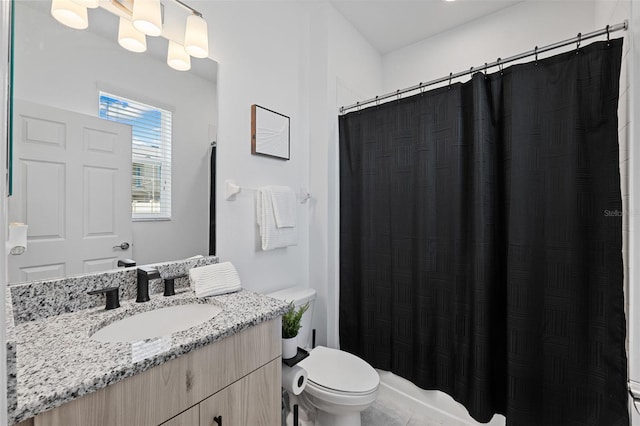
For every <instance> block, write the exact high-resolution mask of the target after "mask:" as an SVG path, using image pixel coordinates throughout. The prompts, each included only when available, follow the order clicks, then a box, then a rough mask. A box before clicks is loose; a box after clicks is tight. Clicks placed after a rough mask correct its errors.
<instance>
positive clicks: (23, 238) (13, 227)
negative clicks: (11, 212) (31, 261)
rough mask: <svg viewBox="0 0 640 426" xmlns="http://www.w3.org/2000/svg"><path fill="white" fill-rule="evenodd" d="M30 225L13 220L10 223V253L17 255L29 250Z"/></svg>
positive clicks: (8, 248) (8, 241) (8, 246)
mask: <svg viewBox="0 0 640 426" xmlns="http://www.w3.org/2000/svg"><path fill="white" fill-rule="evenodd" d="M28 228H29V225H25V224H24V223H18V222H12V223H10V224H9V238H8V240H7V246H6V247H7V251H8V252H9V254H11V255H14V256H17V255H21V254H23V253H24V252H25V251H27V229H28Z"/></svg>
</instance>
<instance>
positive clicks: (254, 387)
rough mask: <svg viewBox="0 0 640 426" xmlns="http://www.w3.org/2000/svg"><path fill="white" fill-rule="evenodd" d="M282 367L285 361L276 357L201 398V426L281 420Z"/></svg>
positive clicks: (267, 424) (263, 425) (270, 424)
mask: <svg viewBox="0 0 640 426" xmlns="http://www.w3.org/2000/svg"><path fill="white" fill-rule="evenodd" d="M281 370H282V361H281V359H280V358H276V359H275V360H273V361H271V362H269V363H268V364H266V365H264V366H263V367H261V368H259V369H257V370H255V371H254V372H253V373H251V374H249V375H247V376H245V377H243V378H242V379H240V380H238V381H237V382H235V383H233V384H232V385H230V386H228V387H226V388H224V389H223V390H221V391H220V392H218V393H216V394H215V395H212V396H210V397H209V398H207V399H205V400H204V401H202V402H201V403H200V426H219V425H222V426H274V425H279V424H281V420H280V418H281V415H280V414H281V412H280V404H281V402H280V399H281V392H280V386H281V383H280V374H281ZM216 418H217V419H218V420H219V422H216V420H215V419H216Z"/></svg>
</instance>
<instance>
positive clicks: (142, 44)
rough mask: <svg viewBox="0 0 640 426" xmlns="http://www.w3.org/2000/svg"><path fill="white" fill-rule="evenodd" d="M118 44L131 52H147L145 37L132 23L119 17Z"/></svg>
mask: <svg viewBox="0 0 640 426" xmlns="http://www.w3.org/2000/svg"><path fill="white" fill-rule="evenodd" d="M118 44H119V45H120V46H122V47H124V48H125V49H127V50H130V51H132V52H144V51H145V50H147V37H146V36H145V35H144V34H142V33H141V32H140V31H138V30H137V29H136V28H135V27H134V26H133V22H131V21H130V20H128V19H127V18H123V17H120V26H119V27H118Z"/></svg>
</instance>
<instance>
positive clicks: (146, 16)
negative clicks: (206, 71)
mask: <svg viewBox="0 0 640 426" xmlns="http://www.w3.org/2000/svg"><path fill="white" fill-rule="evenodd" d="M0 1H2V0H0ZM165 1H172V2H173V3H176V4H177V5H179V6H181V7H183V8H184V9H186V10H187V11H188V12H189V14H188V16H187V19H186V25H185V30H184V45H183V44H180V43H178V42H176V41H174V40H171V39H169V38H168V37H167V35H166V34H165V35H163V37H164V38H166V39H168V41H169V48H168V51H167V64H168V65H169V66H170V67H171V68H173V69H176V70H179V71H187V70H190V69H191V56H193V57H194V58H206V57H208V56H209V31H208V28H207V21H205V20H204V18H203V17H202V13H200V12H198V11H197V10H195V9H194V8H192V7H191V6H189V5H187V4H185V3H183V2H182V1H181V0H165ZM96 7H102V8H104V9H106V10H107V11H109V12H111V13H113V14H114V15H116V16H118V17H119V19H120V23H119V26H118V44H119V45H120V46H122V47H123V48H125V49H127V50H129V51H131V52H144V51H146V50H147V38H146V36H159V35H162V24H163V5H162V4H161V3H160V0H51V14H52V15H53V17H54V18H55V19H56V20H58V21H59V22H61V23H62V24H64V25H66V26H68V27H71V28H75V29H85V28H87V27H88V26H89V19H88V17H87V8H96ZM183 16H184V15H183ZM181 41H182V40H181Z"/></svg>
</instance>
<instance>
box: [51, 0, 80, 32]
mask: <svg viewBox="0 0 640 426" xmlns="http://www.w3.org/2000/svg"><path fill="white" fill-rule="evenodd" d="M51 15H53V17H54V18H56V20H57V21H58V22H60V23H62V24H64V25H66V26H67V27H71V28H74V29H76V30H84V29H85V28H87V27H88V26H89V19H88V17H87V8H86V7H84V6H80V5H79V4H78V3H76V2H73V1H71V0H52V1H51Z"/></svg>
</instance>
